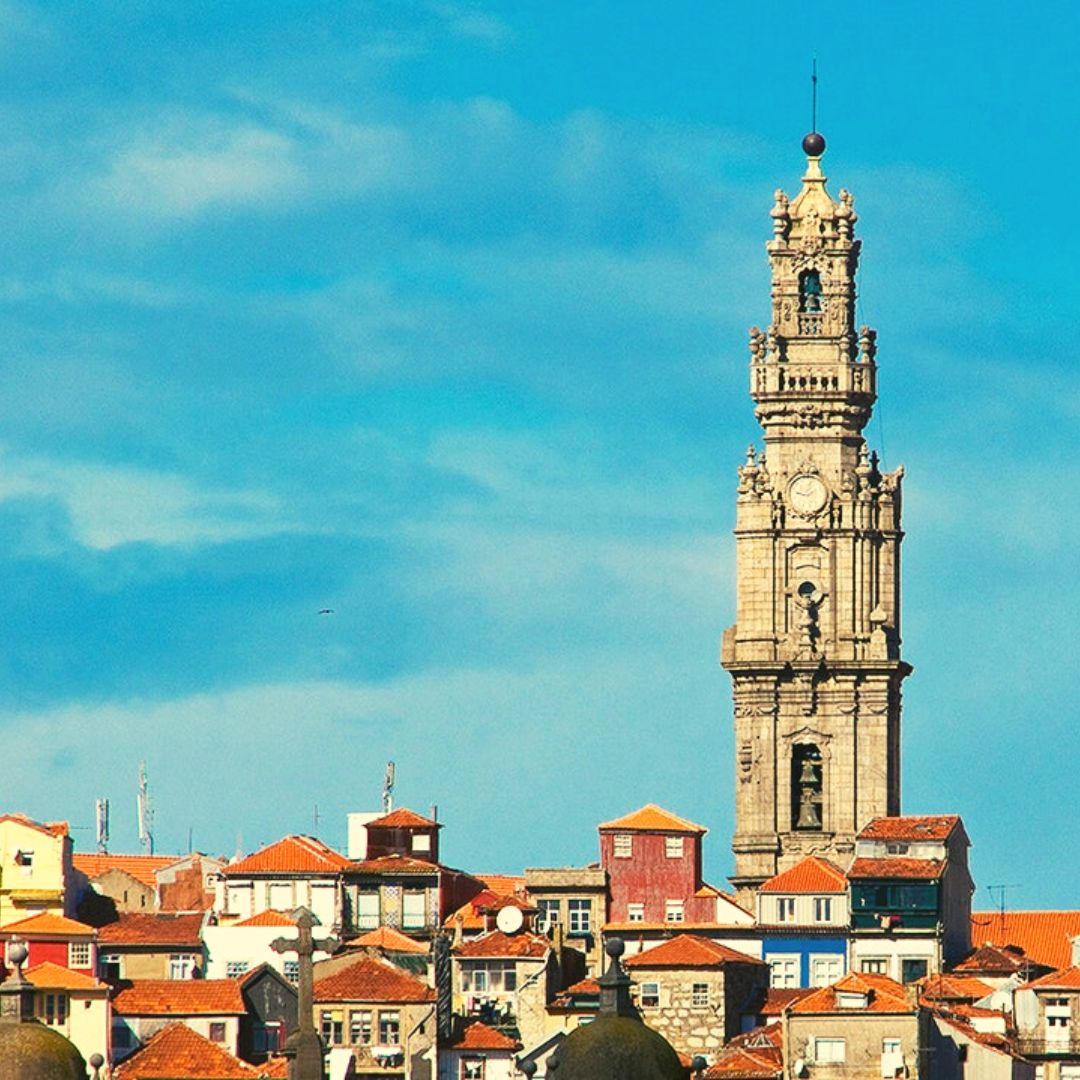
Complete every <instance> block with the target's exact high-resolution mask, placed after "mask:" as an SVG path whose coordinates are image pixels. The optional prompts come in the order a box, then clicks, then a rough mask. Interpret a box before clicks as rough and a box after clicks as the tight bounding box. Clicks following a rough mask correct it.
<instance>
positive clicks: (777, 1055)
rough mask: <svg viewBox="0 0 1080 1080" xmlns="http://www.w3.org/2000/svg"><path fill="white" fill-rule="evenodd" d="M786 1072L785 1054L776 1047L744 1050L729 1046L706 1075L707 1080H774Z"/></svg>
mask: <svg viewBox="0 0 1080 1080" xmlns="http://www.w3.org/2000/svg"><path fill="white" fill-rule="evenodd" d="M783 1072H784V1060H783V1053H782V1051H781V1050H779V1049H778V1048H776V1047H772V1048H765V1047H762V1048H761V1049H760V1050H744V1049H743V1048H742V1047H741V1046H728V1047H725V1048H724V1049H723V1050H721V1051H720V1056H719V1057H718V1058H717V1059H716V1061H714V1062H713V1063H712V1064H711V1065H710V1066H709V1067H708V1068H707V1069H706V1070H705V1073H704V1077H705V1080H719V1078H721V1077H722V1078H723V1080H772V1078H773V1077H775V1076H781V1075H783Z"/></svg>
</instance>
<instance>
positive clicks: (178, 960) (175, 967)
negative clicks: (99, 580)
mask: <svg viewBox="0 0 1080 1080" xmlns="http://www.w3.org/2000/svg"><path fill="white" fill-rule="evenodd" d="M193 967H194V961H193V960H192V958H191V957H190V956H186V955H183V954H182V953H173V955H171V956H170V957H169V978H170V979H190V978H191V969H192V968H193ZM240 974H241V975H242V974H243V972H240Z"/></svg>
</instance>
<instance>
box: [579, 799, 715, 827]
mask: <svg viewBox="0 0 1080 1080" xmlns="http://www.w3.org/2000/svg"><path fill="white" fill-rule="evenodd" d="M596 827H597V829H599V830H601V831H602V832H603V831H607V830H609V829H623V830H625V831H627V832H665V833H698V834H703V833H706V832H708V829H706V828H705V827H704V826H702V825H695V824H694V823H693V822H692V821H687V820H686V818H681V817H676V816H675V814H673V813H671V811H670V810H664V809H663V808H662V807H660V806H657V805H656V803H649V804H648V805H647V806H643V807H642V808H641V809H640V810H635V811H634V812H633V813H632V814H627V815H626V816H625V817H621V818H616V819H615V820H614V821H605V822H604V823H603V824H602V825H597V826H596Z"/></svg>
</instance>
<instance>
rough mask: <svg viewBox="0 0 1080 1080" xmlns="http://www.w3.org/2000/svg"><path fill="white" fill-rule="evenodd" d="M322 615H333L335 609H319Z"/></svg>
mask: <svg viewBox="0 0 1080 1080" xmlns="http://www.w3.org/2000/svg"><path fill="white" fill-rule="evenodd" d="M319 614H320V615H333V614H334V609H333V608H332V607H324V608H319Z"/></svg>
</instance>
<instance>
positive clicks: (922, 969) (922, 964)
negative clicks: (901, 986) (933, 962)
mask: <svg viewBox="0 0 1080 1080" xmlns="http://www.w3.org/2000/svg"><path fill="white" fill-rule="evenodd" d="M929 969H930V963H929V961H927V960H924V959H922V958H919V959H914V960H913V959H907V958H905V959H903V960H901V961H900V978H901V981H902V982H904V983H913V982H916V981H918V980H919V979H921V978H922V977H923V976H924V975H925V974H926V973H927V971H928V970H929Z"/></svg>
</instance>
